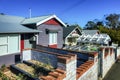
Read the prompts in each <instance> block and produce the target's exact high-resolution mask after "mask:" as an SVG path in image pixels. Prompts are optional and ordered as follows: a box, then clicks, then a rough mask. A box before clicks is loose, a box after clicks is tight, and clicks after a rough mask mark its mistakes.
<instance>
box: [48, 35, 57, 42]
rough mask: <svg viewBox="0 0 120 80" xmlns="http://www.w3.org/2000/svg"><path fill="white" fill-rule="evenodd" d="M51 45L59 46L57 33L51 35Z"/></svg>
mask: <svg viewBox="0 0 120 80" xmlns="http://www.w3.org/2000/svg"><path fill="white" fill-rule="evenodd" d="M49 44H57V33H49Z"/></svg>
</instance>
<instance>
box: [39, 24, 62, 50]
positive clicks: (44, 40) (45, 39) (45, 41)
mask: <svg viewBox="0 0 120 80" xmlns="http://www.w3.org/2000/svg"><path fill="white" fill-rule="evenodd" d="M37 29H38V30H40V31H42V32H40V33H39V35H38V44H39V45H43V46H49V34H46V29H49V30H58V33H57V48H62V46H63V29H62V26H60V25H47V24H42V25H39V26H38V27H37Z"/></svg>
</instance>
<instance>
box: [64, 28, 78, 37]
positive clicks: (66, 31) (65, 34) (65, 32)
mask: <svg viewBox="0 0 120 80" xmlns="http://www.w3.org/2000/svg"><path fill="white" fill-rule="evenodd" d="M77 27H78V26H69V27H63V38H66V37H67V36H68V35H69V34H70V33H71V32H72V31H73V30H74V29H75V28H77ZM78 28H79V27H78Z"/></svg>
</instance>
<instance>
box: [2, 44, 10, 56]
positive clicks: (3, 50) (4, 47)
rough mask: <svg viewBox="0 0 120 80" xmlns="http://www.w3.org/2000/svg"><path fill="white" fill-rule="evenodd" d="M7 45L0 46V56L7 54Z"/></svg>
mask: <svg viewBox="0 0 120 80" xmlns="http://www.w3.org/2000/svg"><path fill="white" fill-rule="evenodd" d="M7 48H8V47H7V45H0V55H3V54H5V53H7Z"/></svg>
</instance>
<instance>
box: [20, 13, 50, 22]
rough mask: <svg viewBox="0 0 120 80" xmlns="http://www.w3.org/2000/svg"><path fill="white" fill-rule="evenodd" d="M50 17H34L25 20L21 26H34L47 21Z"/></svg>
mask: <svg viewBox="0 0 120 80" xmlns="http://www.w3.org/2000/svg"><path fill="white" fill-rule="evenodd" d="M50 16H52V15H47V16H40V17H34V18H27V19H25V20H24V21H23V22H22V24H35V23H38V22H40V21H42V20H44V19H47V18H48V17H50Z"/></svg>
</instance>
